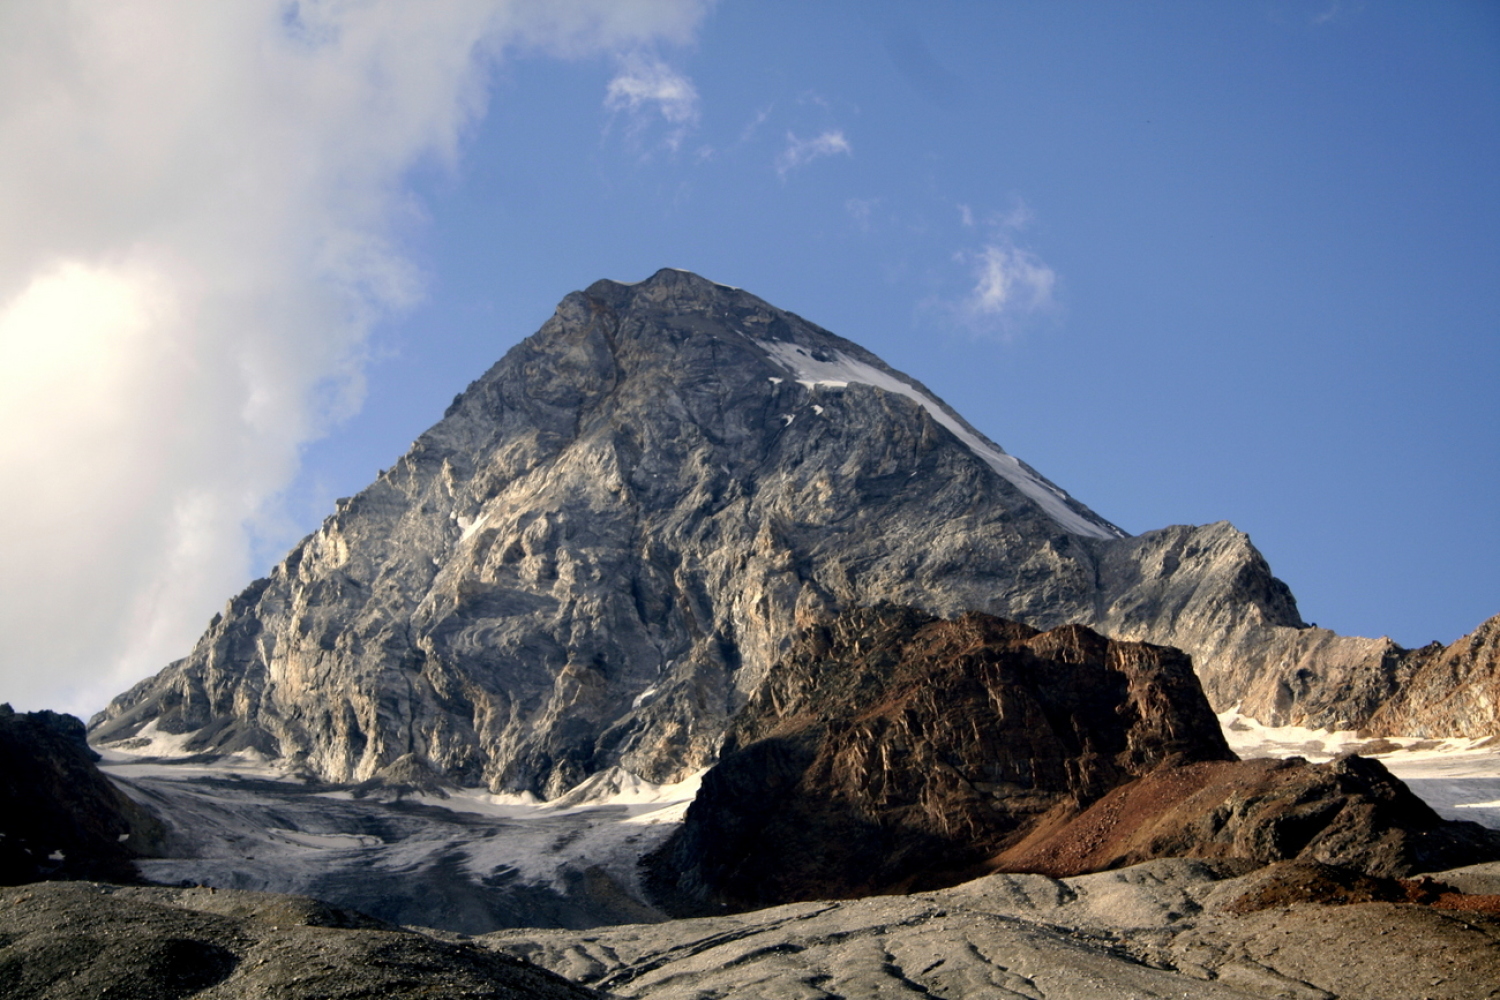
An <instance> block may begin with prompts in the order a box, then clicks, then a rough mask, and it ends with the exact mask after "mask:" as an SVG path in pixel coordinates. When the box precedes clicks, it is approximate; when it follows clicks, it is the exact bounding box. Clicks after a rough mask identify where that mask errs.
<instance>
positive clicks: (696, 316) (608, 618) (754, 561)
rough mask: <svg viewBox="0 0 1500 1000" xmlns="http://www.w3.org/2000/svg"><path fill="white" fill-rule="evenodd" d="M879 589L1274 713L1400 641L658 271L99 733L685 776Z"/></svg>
mask: <svg viewBox="0 0 1500 1000" xmlns="http://www.w3.org/2000/svg"><path fill="white" fill-rule="evenodd" d="M883 600H885V601H892V602H896V603H900V604H905V605H911V606H914V607H920V608H922V609H924V610H926V611H928V612H931V613H933V614H938V615H943V616H952V615H955V614H959V613H962V612H964V611H966V610H970V609H975V610H980V611H985V612H988V613H992V614H998V615H1001V616H1004V617H1007V618H1012V619H1016V620H1019V621H1024V622H1026V623H1028V624H1030V625H1033V626H1036V627H1038V628H1054V627H1056V626H1059V625H1064V624H1068V623H1070V622H1082V623H1085V624H1089V625H1091V626H1093V627H1095V628H1097V629H1099V630H1101V631H1103V632H1105V633H1107V634H1111V635H1118V636H1120V637H1123V638H1127V639H1136V640H1144V641H1150V642H1155V643H1159V644H1163V645H1174V646H1177V647H1179V648H1181V649H1184V650H1186V651H1187V652H1189V653H1190V654H1191V655H1192V656H1193V657H1194V659H1195V662H1196V663H1197V665H1198V668H1199V670H1200V672H1201V673H1202V676H1203V678H1204V684H1205V687H1206V689H1207V691H1208V693H1209V697H1210V700H1211V701H1212V702H1213V703H1214V704H1215V705H1216V706H1217V707H1219V708H1224V707H1227V706H1229V705H1232V704H1234V703H1236V702H1244V703H1245V705H1246V707H1247V710H1249V711H1253V712H1254V713H1255V714H1257V716H1258V717H1260V718H1264V719H1267V721H1298V720H1307V721H1312V720H1322V719H1324V718H1327V717H1328V713H1329V712H1330V711H1334V710H1335V709H1336V708H1337V705H1338V704H1343V703H1344V702H1345V701H1347V699H1346V698H1345V697H1344V695H1343V694H1342V693H1340V694H1339V695H1338V697H1337V699H1334V700H1332V701H1330V700H1329V698H1327V697H1325V696H1324V694H1323V693H1320V692H1330V691H1334V692H1343V691H1344V689H1345V688H1346V687H1350V686H1355V687H1357V686H1358V685H1359V684H1360V683H1363V681H1362V680H1361V678H1365V677H1367V676H1371V675H1370V672H1369V670H1368V665H1369V663H1370V662H1371V657H1374V658H1375V661H1377V662H1378V661H1379V660H1380V657H1381V656H1383V655H1384V653H1382V652H1381V649H1382V648H1383V647H1381V644H1380V641H1378V640H1363V639H1342V638H1340V637H1337V636H1334V635H1332V633H1327V632H1321V631H1319V630H1315V629H1308V628H1306V627H1305V625H1304V623H1303V622H1302V620H1301V618H1300V616H1299V615H1298V613H1297V609H1296V606H1295V603H1294V602H1293V600H1292V597H1291V594H1290V592H1289V591H1288V590H1287V588H1286V587H1285V585H1283V584H1282V583H1280V581H1278V580H1276V579H1275V578H1274V577H1273V576H1272V575H1271V573H1270V570H1269V568H1268V567H1267V566H1266V564H1265V560H1264V559H1262V558H1261V557H1260V555H1259V553H1258V552H1256V551H1255V549H1254V547H1253V546H1251V545H1250V543H1249V540H1248V539H1247V538H1246V537H1245V536H1244V535H1243V534H1241V533H1240V532H1238V531H1235V530H1234V529H1233V528H1232V527H1231V526H1229V525H1227V524H1216V525H1209V526H1206V527H1202V528H1188V527H1177V528H1170V529H1166V530H1164V531H1160V532H1152V533H1149V534H1147V535H1142V536H1140V537H1137V538H1127V537H1124V535H1123V532H1121V531H1120V530H1119V529H1118V528H1115V527H1114V526H1113V525H1111V524H1109V523H1108V522H1107V521H1105V520H1103V519H1102V518H1100V517H1099V516H1098V515H1096V514H1094V513H1092V512H1091V511H1089V510H1088V509H1087V508H1085V507H1084V506H1082V505H1081V504H1079V503H1078V502H1077V501H1075V500H1073V499H1072V498H1071V497H1069V496H1068V495H1067V494H1066V493H1064V492H1063V491H1062V490H1060V489H1059V488H1057V487H1056V486H1054V485H1053V484H1051V483H1050V482H1048V481H1047V480H1046V479H1044V478H1043V477H1041V476H1040V475H1038V474H1037V473H1036V472H1035V470H1033V469H1031V468H1030V467H1029V466H1027V465H1025V463H1022V462H1020V461H1018V460H1017V459H1016V458H1014V457H1013V456H1011V455H1008V454H1006V453H1005V452H1004V451H1003V450H1002V449H1001V448H999V447H998V446H996V445H995V444H994V443H993V442H991V441H989V440H988V439H987V438H986V437H984V435H982V434H981V433H979V432H978V431H977V430H975V429H974V428H973V427H971V426H970V425H969V424H967V423H966V422H965V421H964V420H963V419H962V418H961V417H960V416H958V414H956V413H954V412H953V411H952V410H951V409H950V408H949V407H947V406H946V405H945V404H943V403H942V402H941V401H940V400H939V399H937V397H936V396H934V395H933V394H932V393H931V392H929V391H928V390H927V389H925V388H924V387H923V386H922V385H921V384H920V383H919V382H917V381H915V380H913V379H911V378H909V377H908V376H905V375H902V374H901V373H899V372H896V371H894V370H892V369H891V368H889V367H888V366H886V365H885V364H884V363H883V362H882V361H880V359H879V358H876V357H875V356H874V355H872V354H870V353H869V352H867V351H865V350H863V349H862V348H860V347H858V346H857V345H855V344H853V343H850V342H849V341H847V340H844V339H842V338H840V337H837V336H835V335H833V334H831V333H829V332H827V331H826V330H822V329H819V328H818V327H816V326H813V325H812V324H810V323H807V322H806V321H804V320H802V319H801V318H799V317H797V316H794V315H792V314H790V313H787V312H783V311H781V310H777V309H775V308H773V307H771V306H769V305H767V304H766V303H765V302H762V301H761V300H760V299H757V298H755V297H754V296H752V295H749V294H747V293H745V292H742V291H739V290H737V289H732V288H726V287H724V286H721V285H715V284H713V283H712V282H709V281H705V280H704V279H702V278H699V277H697V276H695V275H691V274H687V273H684V272H681V271H662V272H659V273H658V274H656V275H655V276H653V277H652V278H651V279H649V280H647V281H644V282H641V283H639V284H635V285H623V284H619V283H616V282H610V281H601V282H598V283H596V284H594V285H592V286H590V288H589V289H588V290H587V291H586V292H580V293H574V294H572V295H569V296H568V297H567V298H566V299H564V300H563V302H562V303H561V305H560V306H559V307H558V310H557V313H556V315H555V316H554V317H553V318H552V319H550V320H548V322H547V323H546V324H545V325H544V326H543V327H542V329H541V330H540V331H538V332H537V333H536V334H535V335H534V336H532V337H530V338H529V339H527V340H526V341H524V342H523V343H521V344H519V345H517V346H516V347H515V348H514V349H512V350H511V351H510V352H509V353H508V354H507V355H506V356H505V357H504V358H503V359H502V360H501V361H500V362H499V363H498V364H496V365H495V366H494V367H493V368H492V369H491V370H490V371H489V372H487V373H486V374H485V375H484V376H483V377H482V378H480V379H479V380H478V381H476V382H475V383H474V384H473V385H471V386H470V387H469V388H468V389H467V390H466V391H465V392H463V393H462V394H460V395H459V396H458V397H457V398H456V399H455V400H454V403H453V405H452V406H451V407H450V408H449V410H448V412H447V414H446V415H445V416H444V418H443V419H442V420H441V421H440V422H439V423H438V424H437V425H436V426H434V427H433V428H432V429H431V430H429V431H427V432H426V433H425V434H423V435H422V436H421V437H420V438H419V439H418V440H417V441H416V442H415V443H414V444H413V445H412V448H411V450H410V451H408V452H407V453H406V455H404V456H402V457H401V458H400V459H399V460H398V461H397V462H396V463H395V464H394V465H393V466H392V467H391V468H390V469H389V470H387V471H386V472H384V473H382V474H381V475H380V476H379V478H378V479H377V480H376V481H375V482H374V483H372V484H371V485H370V486H369V487H368V488H366V489H365V490H363V491H362V492H361V493H359V494H358V495H357V496H355V497H353V498H350V499H346V500H342V501H340V502H339V504H338V508H337V511H336V512H335V513H334V514H333V515H332V516H331V517H329V518H328V520H327V521H325V523H324V524H323V526H322V528H320V529H319V530H318V531H317V532H316V533H315V534H313V535H311V536H310V537H308V538H307V539H305V540H304V541H303V542H302V543H300V544H299V545H298V546H297V547H296V548H295V549H294V550H293V551H292V552H291V553H290V554H289V555H288V556H287V557H286V559H285V560H284V561H283V562H282V563H281V564H280V565H278V566H277V567H276V568H275V570H274V571H273V572H272V574H271V576H270V577H269V578H267V579H263V580H259V581H256V582H255V583H254V584H252V585H251V586H250V587H248V588H247V589H246V590H245V591H244V592H243V593H242V594H240V595H239V596H238V597H236V598H234V599H233V600H232V601H231V602H230V603H229V606H228V607H227V608H226V609H225V612H224V613H223V615H221V616H217V617H216V618H215V619H214V621H213V622H212V623H211V624H210V626H209V628H208V630H207V631H206V632H205V634H204V635H203V637H202V638H201V639H200V640H199V642H198V644H197V646H196V647H195V648H194V649H193V650H192V651H191V652H190V653H189V655H188V656H187V657H185V658H184V659H182V660H180V661H178V662H177V663H174V664H172V665H171V666H169V667H167V668H166V669H165V670H163V671H162V672H161V673H160V674H158V675H157V676H156V677H154V678H151V679H149V680H146V681H143V682H142V683H141V684H139V685H137V686H136V687H135V688H134V689H132V690H131V691H129V692H127V693H125V694H122V695H121V696H119V697H118V698H116V699H115V700H114V701H113V702H112V703H111V704H110V706H109V707H108V708H107V709H106V710H105V712H103V713H101V714H100V715H99V716H98V717H96V718H95V719H94V721H93V723H92V726H93V729H92V733H93V738H94V739H95V740H96V741H102V742H107V741H112V740H124V739H130V738H134V737H136V736H137V735H138V734H139V733H140V731H141V730H142V729H143V728H146V727H148V726H150V725H152V724H154V725H155V726H156V727H158V728H159V729H160V730H161V731H164V732H170V733H192V734H193V738H192V740H191V741H189V749H192V750H203V751H218V752H225V751H234V750H238V749H242V748H255V749H258V750H260V751H262V752H264V753H267V754H271V755H273V756H282V757H287V758H292V759H295V760H298V761H301V762H303V763H305V764H306V766H307V767H308V768H309V769H310V770H311V771H313V772H315V773H316V774H317V775H319V776H320V777H322V778H324V779H327V780H332V781H363V780H366V779H369V778H371V777H374V776H376V775H378V774H379V773H381V772H382V771H383V769H385V768H388V767H390V766H392V765H394V764H395V763H396V762H397V761H399V760H401V759H402V758H404V757H408V756H410V757H411V758H412V763H413V765H420V766H421V767H423V768H426V769H430V770H431V771H432V772H434V773H436V774H438V775H441V776H442V777H443V778H444V779H446V780H448V781H452V782H455V783H458V784H460V785H467V786H475V785H484V786H487V787H489V788H491V789H493V790H497V791H498V790H531V791H534V792H537V793H538V794H541V795H544V796H547V797H553V796H556V795H558V794H559V793H561V792H563V791H565V790H567V789H568V788H570V787H573V786H574V785H576V784H577V783H578V782H580V781H581V780H583V779H584V778H585V777H587V776H588V775H590V774H592V773H595V772H597V771H599V770H602V769H604V768H606V767H609V766H612V765H616V764H618V765H621V766H623V767H625V768H627V769H629V770H631V771H633V772H634V773H636V774H639V775H641V776H644V777H646V778H649V779H651V780H656V781H661V780H668V779H674V778H678V777H681V776H683V775H685V774H687V773H689V772H691V771H693V770H696V769H699V768H702V767H705V766H707V765H708V764H710V763H711V762H712V761H713V760H714V758H715V753H716V750H717V747H718V743H719V740H720V738H721V736H722V735H723V732H724V727H725V726H726V724H727V722H728V720H729V718H730V717H731V716H732V715H733V714H734V712H735V711H736V710H738V708H739V707H740V706H741V705H742V704H743V703H744V700H745V699H746V697H748V695H749V693H750V692H751V691H753V690H755V689H756V687H757V686H758V685H759V684H760V683H761V681H762V680H763V679H764V678H765V676H766V672H767V670H768V669H769V668H770V666H771V664H772V663H774V662H775V661H776V660H777V659H779V658H780V657H782V656H783V655H784V654H785V653H786V651H787V648H788V644H789V642H790V639H791V636H792V635H793V634H794V633H795V632H796V630H797V628H798V627H800V626H802V625H805V624H807V623H809V622H811V621H813V620H815V619H817V618H819V617H821V616H824V615H826V614H829V613H833V612H837V611H839V610H842V609H845V608H850V607H860V606H870V605H873V604H876V603H878V602H880V601H883ZM1382 696H1383V695H1382ZM1320 699H1321V700H1320ZM1359 706H1360V707H1359V708H1358V712H1359V713H1362V714H1361V716H1360V717H1361V718H1366V717H1368V715H1369V714H1370V712H1372V711H1373V710H1374V702H1370V703H1369V704H1366V703H1365V702H1359ZM404 766H405V765H403V767H404Z"/></svg>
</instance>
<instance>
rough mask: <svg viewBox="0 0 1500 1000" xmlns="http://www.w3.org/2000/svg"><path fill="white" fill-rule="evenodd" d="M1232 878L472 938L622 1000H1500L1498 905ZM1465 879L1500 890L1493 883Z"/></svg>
mask: <svg viewBox="0 0 1500 1000" xmlns="http://www.w3.org/2000/svg"><path fill="white" fill-rule="evenodd" d="M1245 867H1246V866H1245V863H1244V862H1240V863H1234V862H1205V861H1188V860H1172V861H1153V862H1149V863H1146V864H1142V865H1138V866H1135V867H1132V868H1126V869H1123V870H1120V871H1111V872H1102V873H1099V874H1094V875H1085V876H1082V877H1078V878H1070V879H1062V880H1057V879H1052V878H1048V877H1046V876H1042V875H991V876H988V877H986V878H982V879H978V880H976V881H972V882H968V883H965V884H964V885H961V886H957V887H954V888H951V889H944V890H940V891H936V892H929V893H917V894H913V895H906V896H877V897H871V898H867V899H860V900H853V901H843V902H808V903H795V904H790V905H787V906H779V907H774V908H771V909H766V910H758V911H755V912H753V913H746V914H739V915H734V916H725V917H706V918H701V919H693V920H681V921H674V922H673V923H671V924H665V925H654V926H632V927H612V928H600V929H598V930H596V931H592V932H589V933H588V934H586V935H579V934H576V933H562V932H556V931H517V932H509V931H508V932H501V933H497V934H492V935H488V936H486V937H484V938H483V939H481V940H482V942H483V943H484V944H485V945H486V946H488V947H491V948H497V949H500V950H502V951H504V952H506V953H508V954H512V955H517V956H524V957H526V958H528V959H530V960H532V961H534V962H537V963H538V964H541V965H543V966H546V967H548V968H551V969H554V970H556V971H558V972H561V973H563V974H564V975H568V976H570V977H573V978H575V979H577V980H578V981H580V982H584V983H589V984H592V985H595V986H598V987H600V988H602V989H605V990H608V991H609V992H611V993H613V994H615V995H619V996H626V997H652V998H658V997H659V998H667V997H672V998H679V997H681V998H686V997H735V998H745V1000H751V998H768V1000H769V998H791V997H798V998H821V997H830V998H831V997H844V998H848V1000H855V998H860V1000H864V998H870V1000H873V998H876V997H883V998H889V997H918V996H936V997H952V998H960V997H965V998H997V1000H999V998H1005V1000H1017V998H1026V1000H1082V998H1089V1000H1104V998H1111V1000H1114V998H1119V1000H1124V998H1134V1000H1145V998H1167V997H1173V998H1181V997H1191V998H1199V997H1201V998H1215V1000H1220V998H1222V1000H1229V998H1247V997H1262V998H1271V997H1275V998H1279V1000H1332V998H1334V997H1341V998H1356V997H1358V998H1363V1000H1422V998H1433V1000H1481V998H1489V997H1495V996H1500V916H1497V913H1500V896H1495V895H1489V896H1479V895H1471V896H1468V897H1462V898H1460V897H1455V896H1453V895H1451V894H1450V895H1448V896H1447V897H1446V899H1442V898H1441V897H1440V892H1439V891H1438V890H1433V889H1432V888H1431V887H1430V886H1429V887H1427V891H1429V892H1431V893H1432V895H1433V896H1434V898H1435V899H1437V900H1438V905H1421V904H1412V903H1407V902H1394V901H1391V900H1397V899H1403V898H1404V897H1405V896H1406V895H1407V889H1408V888H1410V889H1411V891H1412V893H1413V894H1418V893H1420V892H1421V891H1422V889H1421V888H1420V886H1419V884H1418V883H1411V884H1410V885H1409V886H1403V885H1402V884H1401V883H1397V882H1394V881H1390V880H1386V881H1380V880H1372V879H1367V880H1364V881H1361V880H1360V879H1359V878H1358V877H1357V876H1351V875H1350V873H1349V872H1347V871H1346V870H1340V869H1329V868H1324V867H1321V866H1316V865H1310V864H1307V863H1301V862H1293V863H1286V864H1282V865H1275V866H1272V867H1270V868H1264V869H1258V870H1254V871H1250V872H1248V873H1246V871H1245ZM1490 871H1491V872H1493V871H1494V869H1493V868H1491V869H1490ZM1466 878H1467V880H1468V881H1467V884H1468V885H1469V886H1470V887H1471V888H1473V889H1479V890H1483V891H1489V892H1494V891H1496V890H1500V878H1497V876H1496V874H1481V873H1467V874H1466ZM1310 899H1318V900H1323V901H1324V902H1308V901H1307V900H1310ZM1335 899H1337V900H1340V903H1338V904H1330V902H1328V901H1330V900H1335ZM1445 905H1451V906H1455V907H1463V908H1461V909H1447V908H1443V907H1444V906H1445Z"/></svg>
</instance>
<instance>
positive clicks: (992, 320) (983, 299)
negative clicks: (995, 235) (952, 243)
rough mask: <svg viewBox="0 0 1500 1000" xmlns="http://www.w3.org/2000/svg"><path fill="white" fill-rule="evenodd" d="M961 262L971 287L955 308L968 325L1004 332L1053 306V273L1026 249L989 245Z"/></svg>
mask: <svg viewBox="0 0 1500 1000" xmlns="http://www.w3.org/2000/svg"><path fill="white" fill-rule="evenodd" d="M961 259H963V260H964V261H965V263H967V264H968V265H969V267H970V269H971V276H972V278H973V281H974V286H973V288H972V290H971V291H970V292H969V294H968V296H967V297H966V298H965V299H964V300H963V301H962V303H961V304H960V307H959V309H960V313H961V314H962V316H963V317H964V318H966V319H967V320H969V321H970V322H971V323H972V324H975V325H979V326H988V327H993V328H1000V329H1008V328H1011V327H1013V326H1014V325H1015V324H1016V323H1017V322H1018V321H1020V320H1022V319H1025V318H1027V317H1032V316H1036V315H1038V314H1044V313H1048V312H1051V311H1052V310H1053V309H1054V308H1055V307H1056V301H1055V299H1054V298H1053V292H1054V291H1055V289H1056V287H1057V272H1056V271H1054V270H1052V268H1050V267H1048V266H1047V265H1046V264H1044V263H1043V262H1042V260H1041V259H1040V258H1039V257H1037V255H1036V254H1034V253H1032V252H1031V251H1030V250H1026V249H1023V248H1021V247H1017V246H1015V245H1013V244H1011V243H1008V242H1000V243H991V244H989V245H987V246H985V247H984V248H983V249H982V250H980V251H979V252H978V253H974V254H968V255H963V256H962V258H961Z"/></svg>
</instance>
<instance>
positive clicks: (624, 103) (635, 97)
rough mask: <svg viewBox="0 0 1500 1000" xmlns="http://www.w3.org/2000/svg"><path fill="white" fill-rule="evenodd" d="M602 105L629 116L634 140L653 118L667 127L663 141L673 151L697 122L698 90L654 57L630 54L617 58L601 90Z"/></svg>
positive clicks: (636, 139) (613, 112)
mask: <svg viewBox="0 0 1500 1000" xmlns="http://www.w3.org/2000/svg"><path fill="white" fill-rule="evenodd" d="M604 107H605V109H606V110H607V111H609V112H610V113H611V114H624V115H626V116H627V117H628V118H629V119H630V126H629V131H630V134H631V136H632V137H633V139H634V140H635V141H639V140H640V137H641V135H642V134H643V133H644V132H645V130H646V129H647V128H649V127H650V125H651V124H653V123H654V122H655V121H656V120H657V119H660V120H661V121H664V122H665V123H666V124H667V126H668V132H667V135H666V138H665V139H664V140H663V144H664V145H666V146H667V148H669V149H671V150H674V151H675V150H677V149H678V148H679V147H680V146H681V145H682V141H683V139H685V138H686V137H687V134H688V132H689V131H690V130H692V129H693V128H694V127H696V126H697V124H698V117H699V100H698V91H697V89H696V88H695V87H694V86H693V82H692V81H691V80H689V79H688V78H687V77H686V76H683V75H682V74H681V73H679V72H677V71H676V70H674V69H673V68H672V67H670V66H668V65H667V64H666V63H664V62H662V61H661V60H660V59H658V58H656V57H654V56H646V55H642V54H640V53H632V54H630V55H628V56H625V57H624V58H623V59H621V61H620V70H619V72H618V73H616V74H615V77H614V79H612V80H610V81H609V86H608V87H607V88H606V89H605V93H604Z"/></svg>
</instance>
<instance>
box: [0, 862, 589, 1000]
mask: <svg viewBox="0 0 1500 1000" xmlns="http://www.w3.org/2000/svg"><path fill="white" fill-rule="evenodd" d="M0 984H3V985H0V993H3V994H4V995H5V997H6V998H7V1000H32V998H35V1000H42V998H47V1000H71V998H77V1000H92V998H95V997H110V998H119V1000H136V998H139V1000H175V998H178V997H193V996H201V997H214V998H217V1000H238V998H246V1000H249V998H252V997H254V998H260V997H268V996H275V997H320V998H325V1000H341V998H348V1000H353V998H356V997H359V998H367V997H390V998H406V997H411V998H416V997H424V998H428V997H459V996H463V997H484V998H489V1000H522V998H526V1000H585V998H589V997H598V996H600V994H598V993H595V992H594V991H593V990H590V989H586V988H584V987H582V986H576V985H574V984H572V983H569V982H568V981H566V980H564V979H563V978H562V977H560V976H557V975H555V974H553V973H550V972H547V971H545V970H542V969H539V968H536V967H535V966H533V965H531V964H529V963H527V962H524V961H521V960H519V959H515V958H510V957H508V956H505V955H499V954H496V953H494V952H492V951H486V950H484V949H481V948H478V947H475V946H472V945H465V944H454V943H449V942H444V941H438V940H434V939H433V938H430V937H427V936H424V935H422V934H416V933H412V932H410V931H404V930H401V929H399V928H396V927H392V926H390V925H389V924H382V923H380V922H379V921H375V920H371V919H370V918H368V917H365V916H363V915H361V914H359V913H355V912H350V911H344V910H337V909H334V908H333V907H330V906H327V905H325V904H322V903H319V902H317V901H315V900H311V899H305V898H300V897H295V896H276V895H271V894H267V893H253V892H235V891H232V890H219V891H215V890H212V889H186V890H184V889H164V888H124V887H119V886H111V885H101V884H98V883H88V882H71V883H50V884H43V885H33V886H26V887H24V888H17V889H7V890H3V891H0Z"/></svg>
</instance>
